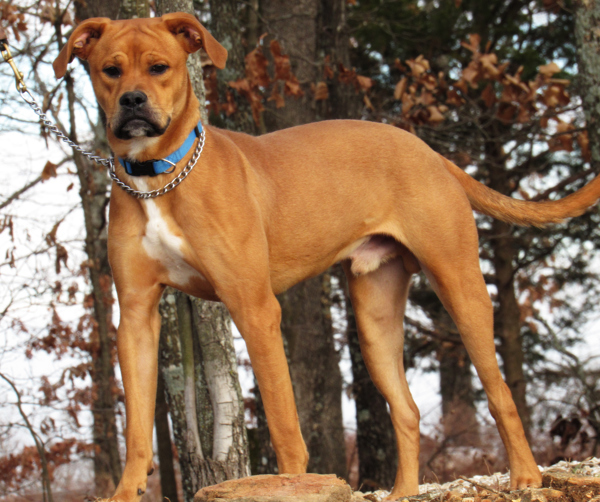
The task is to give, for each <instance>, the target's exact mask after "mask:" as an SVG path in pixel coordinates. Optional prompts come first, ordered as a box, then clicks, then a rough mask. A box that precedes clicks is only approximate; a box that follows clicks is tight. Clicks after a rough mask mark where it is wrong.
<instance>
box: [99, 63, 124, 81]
mask: <svg viewBox="0 0 600 502" xmlns="http://www.w3.org/2000/svg"><path fill="white" fill-rule="evenodd" d="M102 71H103V73H104V74H105V75H108V76H109V77H110V78H118V77H120V76H121V69H120V68H118V67H116V66H107V67H106V68H103V69H102Z"/></svg>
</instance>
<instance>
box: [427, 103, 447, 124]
mask: <svg viewBox="0 0 600 502" xmlns="http://www.w3.org/2000/svg"><path fill="white" fill-rule="evenodd" d="M427 111H428V112H429V122H433V123H434V124H439V123H440V122H443V121H444V120H445V117H444V116H443V115H442V114H441V113H440V110H439V108H438V107H437V106H433V105H432V106H428V107H427Z"/></svg>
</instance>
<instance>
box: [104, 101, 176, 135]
mask: <svg viewBox="0 0 600 502" xmlns="http://www.w3.org/2000/svg"><path fill="white" fill-rule="evenodd" d="M169 122H170V120H168V121H167V123H166V124H165V125H162V124H161V123H160V117H158V116H157V113H156V112H155V111H154V110H153V109H152V107H151V106H150V103H149V101H148V96H146V94H145V93H143V92H142V91H132V92H126V93H125V94H123V95H122V96H121V98H120V99H119V112H118V114H117V116H116V117H115V119H114V120H113V125H112V127H111V128H112V130H113V132H114V133H115V136H116V137H117V138H119V139H132V138H140V137H148V138H151V137H154V136H160V135H162V134H164V132H165V131H166V130H167V127H168V126H169Z"/></svg>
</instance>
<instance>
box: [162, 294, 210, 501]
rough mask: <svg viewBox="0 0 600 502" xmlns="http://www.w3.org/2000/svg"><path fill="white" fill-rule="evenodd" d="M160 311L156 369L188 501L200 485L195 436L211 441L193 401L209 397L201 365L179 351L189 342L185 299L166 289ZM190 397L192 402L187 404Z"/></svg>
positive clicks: (199, 451) (189, 314) (198, 446)
mask: <svg viewBox="0 0 600 502" xmlns="http://www.w3.org/2000/svg"><path fill="white" fill-rule="evenodd" d="M160 313H161V317H162V325H161V330H160V350H159V358H158V360H159V368H160V372H161V373H162V377H163V379H164V382H165V389H166V400H167V404H168V406H169V413H170V415H171V422H172V423H173V435H174V439H175V447H176V448H177V453H178V456H179V465H180V469H181V482H182V485H183V494H184V499H185V500H186V501H188V502H190V501H192V500H193V498H194V495H195V493H196V492H197V491H198V490H199V489H200V488H201V486H200V481H199V479H200V477H201V476H200V475H199V473H200V472H201V469H200V461H201V459H203V458H204V454H203V452H202V446H201V440H200V439H199V437H200V435H201V432H202V433H203V436H204V437H203V438H202V439H204V444H210V441H212V437H211V436H210V431H211V429H212V423H206V422H204V423H200V424H199V423H198V421H197V420H196V419H195V416H196V414H197V403H209V396H208V390H207V386H206V382H205V380H204V377H203V374H202V371H201V368H200V369H198V368H196V365H195V364H194V360H193V357H192V358H191V359H190V358H189V356H188V357H187V358H186V357H185V356H184V354H183V345H186V344H187V345H193V333H192V321H191V320H192V310H191V304H190V302H189V300H188V299H187V297H186V296H185V295H184V294H183V293H180V292H177V291H175V290H174V289H171V288H168V289H167V290H166V291H165V294H164V295H163V299H162V301H161V303H160ZM184 358H185V363H184ZM190 366H191V368H190ZM197 369H198V371H197ZM186 377H187V378H186ZM190 400H191V401H193V402H192V403H189V401H190ZM186 401H187V402H186ZM208 410H209V411H210V408H208ZM198 415H200V416H205V415H206V413H202V411H201V412H200V413H198ZM208 415H209V416H208V418H212V416H211V415H210V413H209V414H208ZM202 425H205V427H202ZM207 436H208V437H207Z"/></svg>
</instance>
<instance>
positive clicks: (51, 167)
mask: <svg viewBox="0 0 600 502" xmlns="http://www.w3.org/2000/svg"><path fill="white" fill-rule="evenodd" d="M57 168H58V166H57V165H56V164H54V163H52V162H50V161H48V162H46V165H45V166H44V169H43V170H42V181H46V180H48V179H50V178H56V169H57Z"/></svg>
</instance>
